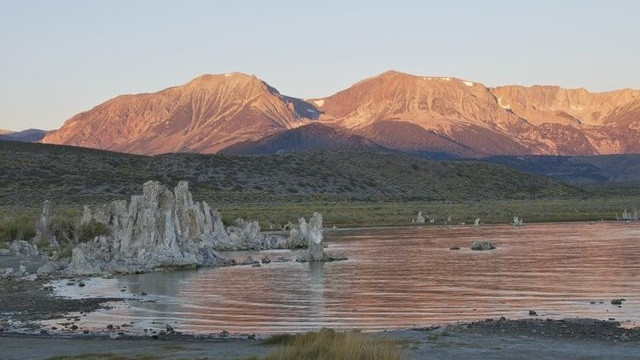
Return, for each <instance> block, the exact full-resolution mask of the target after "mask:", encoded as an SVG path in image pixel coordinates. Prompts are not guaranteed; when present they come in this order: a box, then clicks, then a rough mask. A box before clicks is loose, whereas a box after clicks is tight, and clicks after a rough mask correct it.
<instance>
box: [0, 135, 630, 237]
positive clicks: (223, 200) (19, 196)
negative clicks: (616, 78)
mask: <svg viewBox="0 0 640 360" xmlns="http://www.w3.org/2000/svg"><path fill="white" fill-rule="evenodd" d="M0 168H1V169H3V171H2V172H0V226H4V225H2V224H4V223H5V222H7V221H8V222H14V221H18V220H17V218H18V217H20V216H22V215H24V214H26V216H28V217H31V218H33V221H34V222H33V223H35V219H36V218H37V216H38V215H39V213H40V211H41V206H42V201H43V200H45V199H49V200H52V201H53V202H54V205H55V209H54V210H53V211H52V213H53V214H55V217H54V219H53V221H52V224H51V226H50V229H49V230H50V231H51V233H52V234H54V235H56V238H57V239H58V241H62V242H65V241H67V242H68V241H72V240H73V239H76V240H78V241H84V240H82V239H85V240H86V239H87V238H90V237H91V235H92V233H91V232H88V233H83V235H82V236H78V234H77V233H76V231H77V224H76V222H77V221H78V219H79V216H80V214H81V212H82V207H81V205H82V204H98V203H105V202H108V201H110V200H114V199H128V198H129V196H131V195H132V194H136V193H140V192H141V191H142V184H143V183H144V182H145V181H147V180H158V181H160V182H162V183H163V184H166V185H168V186H174V185H175V184H176V183H177V182H178V181H179V180H183V179H184V180H187V181H189V183H190V188H191V190H192V192H193V195H194V199H195V200H206V201H207V202H208V203H209V204H210V205H211V206H212V207H214V208H217V209H219V210H220V212H221V213H222V215H223V221H224V222H225V223H226V224H230V223H232V222H233V220H235V219H236V218H238V217H242V218H245V219H248V220H258V221H260V223H261V225H262V228H263V229H264V230H269V229H273V230H278V229H280V226H281V225H282V224H286V223H287V222H290V221H291V222H296V219H297V218H298V217H300V216H309V215H311V213H312V212H313V211H320V212H321V213H322V214H323V215H324V218H325V224H326V225H327V226H329V227H331V226H334V225H335V226H337V227H356V226H398V225H409V224H411V219H412V218H413V217H415V214H416V213H417V212H418V211H422V212H423V213H424V214H429V215H432V216H435V218H436V220H435V222H434V223H433V225H443V224H460V223H467V224H469V223H473V220H474V219H475V218H476V217H480V219H481V220H482V222H485V223H509V222H511V219H512V217H513V215H518V216H519V217H521V218H523V219H524V220H525V222H536V221H574V220H587V221H594V220H600V219H604V220H612V219H615V218H616V213H621V212H622V210H624V209H632V208H634V207H635V208H638V207H640V191H638V190H637V189H638V188H640V187H638V186H635V185H634V184H618V185H616V186H612V185H589V186H588V187H584V188H577V187H573V186H569V185H566V184H563V183H560V182H557V181H554V180H552V179H549V178H545V177H539V176H534V175H527V174H523V173H520V172H517V171H515V170H511V169H509V168H505V167H502V166H498V165H492V164H485V163H477V162H465V161H456V162H441V161H429V160H425V159H420V158H414V157H409V156H405V155H401V154H397V153H379V152H344V151H343V152H341V151H333V152H309V153H298V154H283V155H269V156H226V155H198V154H167V155H162V156H155V157H149V156H139V155H128V154H120V153H113V152H107V151H100V150H93V149H84V148H77V147H70V146H55V145H44V144H29V143H13V142H1V141H0ZM449 216H451V222H446V220H447V218H448V217H449ZM85 230H90V229H85ZM91 230H92V231H97V234H104V231H103V230H104V229H95V228H94V229H91ZM9 237H10V236H5V237H3V239H7V238H9ZM0 241H2V240H1V239H0ZM5 241H6V240H5Z"/></svg>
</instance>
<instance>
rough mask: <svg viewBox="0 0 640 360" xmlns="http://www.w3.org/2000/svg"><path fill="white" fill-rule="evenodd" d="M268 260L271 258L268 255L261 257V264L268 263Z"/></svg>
mask: <svg viewBox="0 0 640 360" xmlns="http://www.w3.org/2000/svg"><path fill="white" fill-rule="evenodd" d="M270 262H271V259H269V258H268V257H266V256H265V257H263V258H262V263H263V264H268V263H270Z"/></svg>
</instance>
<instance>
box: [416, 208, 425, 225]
mask: <svg viewBox="0 0 640 360" xmlns="http://www.w3.org/2000/svg"><path fill="white" fill-rule="evenodd" d="M415 223H416V224H424V216H422V211H418V215H416V219H415Z"/></svg>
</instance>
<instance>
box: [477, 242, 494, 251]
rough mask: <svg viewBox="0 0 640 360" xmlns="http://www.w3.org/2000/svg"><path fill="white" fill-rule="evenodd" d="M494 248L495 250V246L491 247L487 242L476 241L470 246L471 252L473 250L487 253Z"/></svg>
mask: <svg viewBox="0 0 640 360" xmlns="http://www.w3.org/2000/svg"><path fill="white" fill-rule="evenodd" d="M495 248H496V247H495V245H493V244H492V243H490V242H489V241H479V240H476V241H474V242H473V244H471V250H474V251H487V250H493V249H495Z"/></svg>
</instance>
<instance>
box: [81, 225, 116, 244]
mask: <svg viewBox="0 0 640 360" xmlns="http://www.w3.org/2000/svg"><path fill="white" fill-rule="evenodd" d="M107 235H109V228H108V227H107V225H105V224H103V223H101V222H98V221H96V220H95V219H91V220H90V221H89V222H88V223H85V224H81V225H80V226H78V241H79V242H87V241H90V240H93V239H94V238H95V237H96V236H107Z"/></svg>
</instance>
